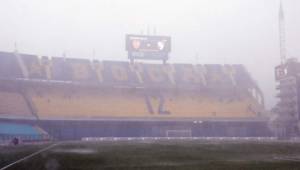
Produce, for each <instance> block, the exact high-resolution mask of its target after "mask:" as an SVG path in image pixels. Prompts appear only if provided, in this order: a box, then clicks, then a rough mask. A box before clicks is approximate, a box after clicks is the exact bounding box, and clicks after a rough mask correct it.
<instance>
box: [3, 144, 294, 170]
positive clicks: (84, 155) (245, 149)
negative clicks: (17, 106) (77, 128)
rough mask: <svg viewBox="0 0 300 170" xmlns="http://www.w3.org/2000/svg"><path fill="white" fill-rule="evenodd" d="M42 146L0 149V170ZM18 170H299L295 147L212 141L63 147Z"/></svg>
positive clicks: (25, 162)
mask: <svg viewBox="0 0 300 170" xmlns="http://www.w3.org/2000/svg"><path fill="white" fill-rule="evenodd" d="M47 146H48V145H38V146H17V147H11V146H10V147H3V146H1V147H0V167H3V166H5V165H7V164H9V163H11V162H14V161H16V160H18V158H21V157H24V156H26V155H29V154H30V153H33V152H35V151H37V150H39V149H41V148H44V147H47ZM0 169H1V168H0ZM22 169H24V170H26V169H28V170H44V169H45V170H46V169H49V170H55V169H59V170H98V169H111V170H112V169H121V170H123V169H124V170H125V169H136V170H140V169H141V170H150V169H151V170H154V169H155V170H156V169H158V170H160V169H166V170H167V169H170V170H177V169H182V170H189V169H204V170H206V169H207V170H208V169H209V170H215V169H217V170H218V169H230V170H234V169H242V170H248V169H249V170H250V169H251V170H252V169H258V170H264V169H271V170H277V169H278V170H279V169H286V170H293V169H300V143H288V142H253V141H252V142H249V141H238V142H237V141H225V142H224V141H213V140H209V141H204V140H190V141H189V140H172V141H166V140H160V141H154V140H145V141H142V140H136V141H101V142H69V143H61V144H59V145H57V146H55V147H53V148H51V149H50V150H48V151H45V152H43V153H41V154H39V155H36V156H34V157H32V158H30V159H28V160H26V161H23V162H20V163H18V164H16V165H14V166H13V167H10V168H8V170H22Z"/></svg>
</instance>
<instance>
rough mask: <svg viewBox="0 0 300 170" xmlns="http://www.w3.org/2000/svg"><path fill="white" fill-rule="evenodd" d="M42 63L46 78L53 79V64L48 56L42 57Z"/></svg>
mask: <svg viewBox="0 0 300 170" xmlns="http://www.w3.org/2000/svg"><path fill="white" fill-rule="evenodd" d="M41 65H42V67H43V69H44V70H45V73H46V78H47V79H48V80H51V79H52V64H51V61H50V60H49V59H48V57H42V60H41Z"/></svg>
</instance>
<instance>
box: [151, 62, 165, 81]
mask: <svg viewBox="0 0 300 170" xmlns="http://www.w3.org/2000/svg"><path fill="white" fill-rule="evenodd" d="M163 74H164V72H163V71H162V69H161V68H160V67H159V66H153V67H148V75H149V78H150V80H151V81H153V82H157V83H158V82H163V81H164V75H163Z"/></svg>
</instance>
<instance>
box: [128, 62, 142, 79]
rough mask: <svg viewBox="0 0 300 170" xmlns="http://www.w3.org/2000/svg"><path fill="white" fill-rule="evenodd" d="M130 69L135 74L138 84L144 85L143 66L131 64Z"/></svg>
mask: <svg viewBox="0 0 300 170" xmlns="http://www.w3.org/2000/svg"><path fill="white" fill-rule="evenodd" d="M129 67H130V69H131V71H132V72H133V73H135V75H136V77H137V79H138V82H139V83H140V84H143V83H144V79H143V76H142V75H143V72H144V70H143V66H142V64H139V63H135V64H130V66H129Z"/></svg>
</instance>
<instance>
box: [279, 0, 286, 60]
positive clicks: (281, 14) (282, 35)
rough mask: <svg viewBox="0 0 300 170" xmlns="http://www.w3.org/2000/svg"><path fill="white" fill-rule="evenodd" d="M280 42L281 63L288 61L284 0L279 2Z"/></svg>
mask: <svg viewBox="0 0 300 170" xmlns="http://www.w3.org/2000/svg"><path fill="white" fill-rule="evenodd" d="M279 41H280V42H279V43H280V61H281V64H284V63H285V62H286V38H285V19H284V12H283V6H282V0H280V4H279Z"/></svg>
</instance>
